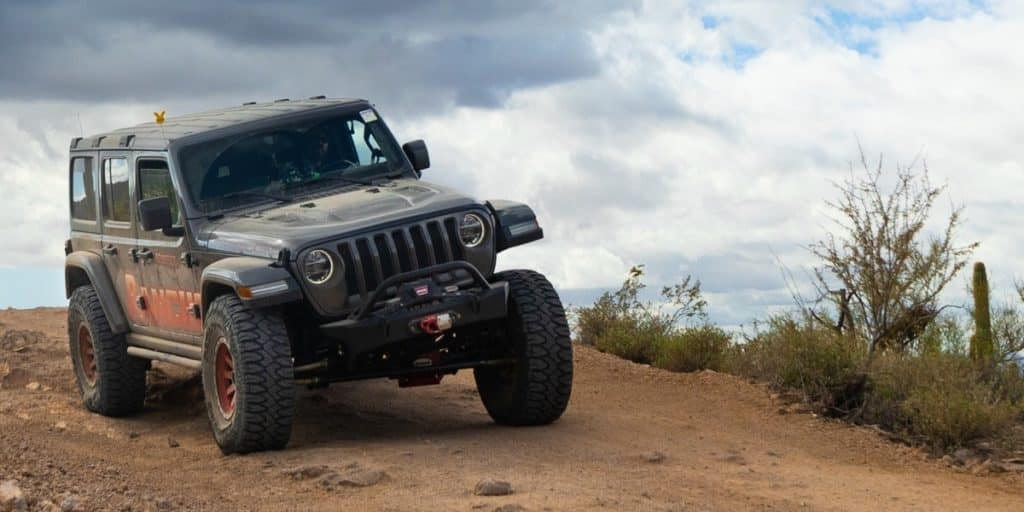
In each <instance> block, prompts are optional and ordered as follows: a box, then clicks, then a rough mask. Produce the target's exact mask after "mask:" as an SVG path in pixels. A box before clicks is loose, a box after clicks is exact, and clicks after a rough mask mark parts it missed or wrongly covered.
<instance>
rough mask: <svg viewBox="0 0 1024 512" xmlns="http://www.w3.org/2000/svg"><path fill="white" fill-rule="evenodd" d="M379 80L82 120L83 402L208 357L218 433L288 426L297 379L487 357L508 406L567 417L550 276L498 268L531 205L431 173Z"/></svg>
mask: <svg viewBox="0 0 1024 512" xmlns="http://www.w3.org/2000/svg"><path fill="white" fill-rule="evenodd" d="M429 165H430V159H429V156H428V153H427V148H426V146H425V145H424V143H423V141H421V140H417V141H412V142H408V143H406V144H403V145H401V146H400V145H399V144H398V143H397V142H396V141H395V139H394V137H393V136H392V134H391V131H390V130H389V129H388V127H387V125H385V124H384V121H383V120H381V117H380V114H379V113H378V112H377V110H376V109H375V108H374V107H373V106H372V105H371V104H370V103H368V102H366V101H365V100H355V99H327V98H324V97H322V96H317V97H313V98H310V99H308V100H302V101H289V100H278V101H274V102H271V103H263V104H257V103H246V104H244V105H242V106H239V107H234V108H228V109H223V110H217V111H211V112H204V113H199V114H191V115H186V116H181V117H177V118H172V119H168V120H167V121H166V122H164V121H163V118H162V114H161V115H158V118H157V122H153V123H147V124H143V125H139V126H135V127H132V128H125V129H121V130H116V131H113V132H110V133H105V134H101V135H96V136H93V137H87V138H75V139H74V140H72V141H71V151H70V165H69V174H70V184H71V187H70V192H71V193H70V203H71V212H70V214H71V238H70V239H69V240H68V241H67V242H66V244H65V252H66V254H67V260H66V266H65V277H66V286H67V296H68V297H69V298H70V306H69V308H68V335H69V339H70V349H71V350H70V352H71V360H72V363H73V366H74V372H75V376H76V377H77V380H78V387H79V389H80V390H81V393H82V398H83V401H84V402H85V406H86V407H87V408H88V409H90V410H92V411H95V412H98V413H100V414H105V415H110V416H120V415H126V414H131V413H134V412H137V411H140V410H141V409H142V407H143V401H144V399H145V395H146V371H147V369H148V368H149V367H150V365H151V362H152V361H163V362H166V363H173V364H177V365H182V366H186V367H189V368H194V369H199V370H200V371H201V373H202V381H203V390H204V394H205V400H206V408H207V411H208V415H209V418H210V424H211V426H212V429H213V434H214V438H215V439H216V441H217V444H218V445H219V446H220V448H221V450H222V451H223V452H224V453H234V452H249V451H255V450H267V449H279V448H283V447H284V446H285V445H287V444H288V440H289V437H290V434H291V428H292V421H293V416H294V410H295V407H294V402H295V394H296V386H297V385H304V386H309V387H318V386H327V385H328V384H330V383H332V382H340V381H348V380H358V379H371V378H382V377H383V378H390V379H395V380H397V381H398V384H399V385H400V386H418V385H426V384H437V383H439V382H440V381H441V379H442V377H444V376H445V375H450V374H454V373H455V372H457V371H458V370H461V369H469V368H472V369H473V372H474V376H475V378H476V384H477V389H478V390H479V393H480V397H481V399H482V400H483V404H484V406H485V408H486V409H487V412H488V413H489V414H490V415H491V417H492V418H493V419H494V421H496V422H498V423H501V424H506V425H540V424H547V423H550V422H552V421H555V420H556V419H558V418H559V417H560V416H561V415H562V413H563V412H564V410H565V408H566V405H567V404H568V401H569V395H570V391H571V388H572V372H573V367H572V365H573V361H572V347H571V344H570V339H569V328H568V326H567V323H566V318H565V312H564V310H563V307H562V303H561V301H560V300H559V297H558V295H557V294H556V293H555V290H554V288H553V287H552V286H551V284H550V283H549V282H548V280H547V279H546V278H545V277H544V276H543V275H541V274H538V273H537V272H533V271H530V270H513V271H506V272H498V273H495V272H494V268H495V260H496V256H497V254H498V253H499V252H501V251H504V250H505V249H508V248H511V247H515V246H517V245H521V244H525V243H528V242H532V241H535V240H538V239H540V238H541V237H542V236H543V233H542V231H541V228H540V226H539V225H538V223H537V219H536V218H535V216H534V213H533V210H531V209H530V208H529V207H528V206H526V205H523V204H519V203H513V202H509V201H477V200H474V199H472V198H470V197H467V196H465V195H463V194H460V193H458V192H456V191H454V190H451V189H449V188H446V187H442V186H439V185H435V184H431V183H428V182H425V181H423V180H421V179H420V176H421V173H422V171H423V170H424V169H426V168H427V167H429Z"/></svg>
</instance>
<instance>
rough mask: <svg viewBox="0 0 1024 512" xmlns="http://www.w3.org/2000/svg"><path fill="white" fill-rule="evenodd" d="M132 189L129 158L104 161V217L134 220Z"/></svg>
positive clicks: (125, 220)
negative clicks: (130, 187) (129, 175)
mask: <svg viewBox="0 0 1024 512" xmlns="http://www.w3.org/2000/svg"><path fill="white" fill-rule="evenodd" d="M131 202H132V201H131V191H130V190H129V188H128V160H126V159H124V158H108V159H106V160H104V161H103V217H104V219H106V220H115V221H121V222H129V221H131V220H132V213H131Z"/></svg>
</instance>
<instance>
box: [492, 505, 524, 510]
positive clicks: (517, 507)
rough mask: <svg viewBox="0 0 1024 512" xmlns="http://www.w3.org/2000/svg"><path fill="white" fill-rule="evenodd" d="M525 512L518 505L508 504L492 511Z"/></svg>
mask: <svg viewBox="0 0 1024 512" xmlns="http://www.w3.org/2000/svg"><path fill="white" fill-rule="evenodd" d="M525 510H526V509H525V508H523V506H522V505H520V504H518V503H509V504H507V505H502V506H500V507H498V508H496V509H494V512H523V511H525Z"/></svg>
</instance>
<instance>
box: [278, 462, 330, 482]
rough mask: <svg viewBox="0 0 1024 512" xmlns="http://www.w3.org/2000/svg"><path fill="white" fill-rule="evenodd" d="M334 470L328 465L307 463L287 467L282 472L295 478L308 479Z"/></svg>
mask: <svg viewBox="0 0 1024 512" xmlns="http://www.w3.org/2000/svg"><path fill="white" fill-rule="evenodd" d="M333 472H334V471H333V470H332V469H331V468H329V467H327V466H321V465H306V466H297V467H294V468H289V469H285V470H284V471H281V474H284V475H287V476H290V477H292V479H293V480H308V479H310V478H318V477H321V476H323V475H325V474H327V473H333Z"/></svg>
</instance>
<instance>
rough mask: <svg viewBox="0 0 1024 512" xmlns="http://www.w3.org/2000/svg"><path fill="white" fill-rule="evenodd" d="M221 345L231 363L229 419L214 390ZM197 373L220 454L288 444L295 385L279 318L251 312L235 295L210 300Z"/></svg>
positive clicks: (269, 312)
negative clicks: (200, 369)
mask: <svg viewBox="0 0 1024 512" xmlns="http://www.w3.org/2000/svg"><path fill="white" fill-rule="evenodd" d="M221 344H226V346H227V350H228V352H229V354H230V357H231V359H232V363H233V370H232V381H233V382H232V383H233V385H234V400H233V401H232V402H231V409H232V410H231V413H230V414H226V413H225V412H224V409H223V408H222V406H221V403H220V395H218V388H217V385H218V384H217V376H216V375H217V374H216V358H217V354H218V346H219V345H221ZM202 373H203V395H204V397H205V401H206V411H207V416H209V418H210V426H211V428H212V429H213V437H214V439H216V441H217V445H218V446H219V447H220V449H221V451H222V452H224V453H225V454H230V453H248V452H254V451H262V450H279V449H281V448H284V447H285V446H286V445H287V444H288V440H289V438H291V431H292V420H293V418H294V417H295V379H294V372H293V366H292V359H291V346H290V343H289V340H288V331H287V330H286V328H285V324H284V320H283V319H282V318H281V315H280V313H279V312H277V311H274V310H251V309H249V308H247V307H246V306H245V305H243V304H242V301H241V300H239V299H238V297H235V296H234V295H223V296H221V297H218V298H217V299H215V300H214V301H213V303H212V304H211V305H210V308H209V310H208V311H207V314H206V327H205V329H204V333H203V370H202Z"/></svg>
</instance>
